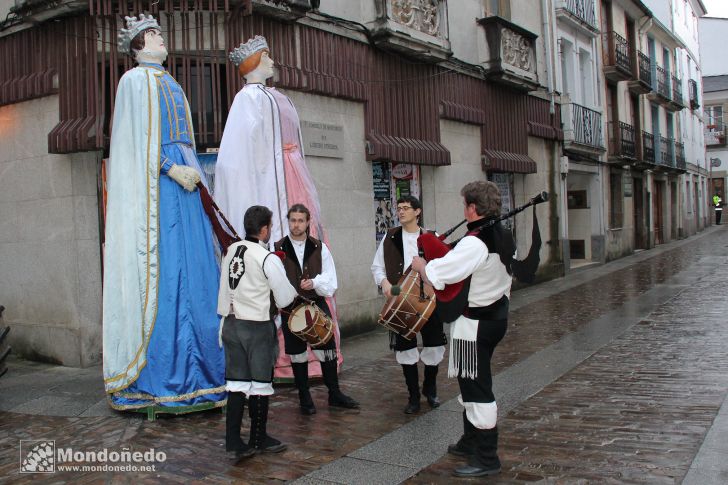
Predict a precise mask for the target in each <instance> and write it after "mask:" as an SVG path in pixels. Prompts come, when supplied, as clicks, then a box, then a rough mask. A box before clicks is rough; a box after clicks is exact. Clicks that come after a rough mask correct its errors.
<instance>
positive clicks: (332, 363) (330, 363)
mask: <svg viewBox="0 0 728 485" xmlns="http://www.w3.org/2000/svg"><path fill="white" fill-rule="evenodd" d="M338 365H339V363H338V362H337V361H336V359H334V360H327V361H326V362H321V374H322V376H323V378H324V384H326V387H328V389H329V406H334V407H338V408H347V409H358V408H359V403H358V402H356V401H355V400H353V399H352V398H350V397H349V396H347V395H346V394H344V393H343V392H341V389H339V373H338V370H337V369H336V368H337V366H338Z"/></svg>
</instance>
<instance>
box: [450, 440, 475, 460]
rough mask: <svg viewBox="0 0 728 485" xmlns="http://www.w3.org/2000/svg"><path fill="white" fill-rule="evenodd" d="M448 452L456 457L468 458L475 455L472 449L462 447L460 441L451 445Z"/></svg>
mask: <svg viewBox="0 0 728 485" xmlns="http://www.w3.org/2000/svg"><path fill="white" fill-rule="evenodd" d="M447 452H448V453H450V454H451V455H455V456H462V457H468V456H470V455H472V454H473V450H472V449H468V448H467V447H465V446H462V445H461V444H460V442H459V441H458V442H457V443H455V444H454V445H450V446H448V447H447Z"/></svg>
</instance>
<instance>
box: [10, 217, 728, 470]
mask: <svg viewBox="0 0 728 485" xmlns="http://www.w3.org/2000/svg"><path fill="white" fill-rule="evenodd" d="M727 294H728V231H727V230H726V229H725V228H724V227H720V228H713V229H711V230H709V231H706V232H705V233H703V234H701V235H698V236H696V237H693V238H691V239H689V240H684V241H678V242H677V243H671V244H670V245H666V246H665V247H660V248H657V249H655V250H650V251H645V252H641V253H639V254H638V255H635V256H631V257H629V258H624V259H622V260H619V261H617V262H614V263H609V264H607V265H604V266H601V267H598V268H593V269H588V270H584V271H582V272H579V273H578V274H573V275H569V276H568V277H567V278H562V279H559V280H555V281H552V282H547V283H543V284H541V285H537V286H534V287H531V288H526V289H524V290H520V291H518V292H515V293H514V295H513V299H512V301H513V304H512V311H511V314H510V319H509V328H508V333H507V335H506V337H505V339H504V340H503V342H502V343H501V344H500V345H499V347H498V348H497V350H496V352H495V355H494V359H493V363H494V369H493V370H494V375H495V376H496V379H495V388H496V398H497V399H498V400H499V425H498V426H499V430H500V450H499V454H500V458H501V461H502V463H503V471H502V473H501V474H500V475H498V476H496V477H492V478H488V479H487V482H489V483H527V482H539V481H541V482H544V483H597V482H598V483H681V482H682V481H683V479H684V478H685V477H686V475H689V472H691V470H693V471H694V473H696V474H698V476H701V477H703V480H700V481H696V482H690V481H689V480H686V483H728V472H726V469H728V468H726V467H725V465H724V468H723V469H722V470H721V469H715V470H714V472H711V471H707V472H706V470H709V469H710V468H711V467H712V466H713V464H714V463H715V462H716V460H717V461H720V460H719V459H718V458H715V456H718V457H719V456H720V453H721V450H716V449H714V448H712V447H711V446H712V445H710V446H706V436H708V435H709V431H710V430H711V427H713V429H714V430H715V431H717V430H716V428H715V427H716V426H718V424H717V423H718V420H717V417H719V416H722V413H727V412H728V405H724V402H725V401H726V395H727V394H728V351H727V350H726V349H728V298H726V296H727ZM381 337H382V334H381V332H377V333H375V334H371V337H367V338H371V339H375V338H376V339H378V340H379V341H381V342H382V345H381V346H377V347H375V348H376V352H374V351H371V352H370V354H369V355H370V357H369V358H368V359H357V360H356V361H355V362H353V363H351V364H348V365H347V367H345V370H344V371H343V372H342V374H341V383H342V388H343V389H344V391H345V392H347V393H350V394H351V395H352V396H353V397H355V398H356V399H357V400H359V401H360V402H361V405H362V406H361V410H358V411H348V410H334V409H331V410H330V409H329V408H328V406H327V405H326V396H327V393H326V390H325V387H324V386H323V384H321V383H320V382H318V383H316V385H315V387H314V388H313V390H312V394H313V396H314V400H315V402H316V405H317V409H318V413H317V414H316V415H314V416H310V417H306V416H302V415H300V414H299V412H298V399H297V394H296V392H295V390H293V389H292V388H291V387H286V386H283V387H280V388H279V389H277V391H276V395H275V396H273V398H272V400H271V413H270V418H269V432H270V434H272V435H273V436H275V437H277V438H279V439H281V440H282V441H284V442H286V443H287V444H288V446H289V447H288V450H287V451H285V452H284V453H281V454H278V455H258V456H255V457H254V458H252V459H249V460H246V461H242V462H240V463H238V464H235V463H233V462H231V461H229V459H228V458H226V456H225V453H224V443H223V437H224V415H223V414H222V413H221V412H220V411H219V410H213V411H209V412H204V413H198V414H193V415H187V416H178V417H164V416H162V417H160V418H158V420H156V421H152V422H150V421H146V420H144V419H142V418H141V415H138V414H120V413H115V412H111V411H107V410H104V411H103V412H99V413H98V414H99V415H88V416H81V415H80V414H81V413H80V412H79V413H76V414H74V413H67V414H68V415H65V416H64V415H60V416H59V415H55V416H54V415H52V414H64V413H63V412H60V411H58V408H55V411H57V412H54V407H53V406H52V405H49V406H45V407H44V406H41V405H40V404H39V402H40V401H38V400H37V399H36V400H34V401H24V400H23V399H22V398H21V396H24V395H27V394H28V393H29V392H30V391H32V390H38V392H41V391H42V393H45V394H46V395H55V396H58V398H59V399H63V400H64V401H63V402H69V403H73V402H79V401H83V400H88V401H89V404H88V406H87V407H90V406H91V404H93V403H95V402H96V401H98V400H99V399H100V397H103V390H102V383H101V377H100V369H95V370H94V369H91V370H89V369H83V370H75V371H76V372H77V374H78V375H79V376H81V375H82V378H81V377H79V378H77V379H76V380H73V379H70V380H69V377H68V376H69V375H70V374H69V371H68V370H67V369H58V368H55V367H53V366H40V365H39V366H37V367H34V366H33V365H30V364H27V365H26V364H23V365H21V363H18V364H17V366H16V367H13V366H11V367H10V372H9V373H8V374H7V375H6V376H5V377H3V379H2V380H0V481H5V482H12V483H31V482H37V481H38V480H39V479H43V480H45V481H48V482H55V483H62V482H73V483H108V482H112V483H132V482H133V483H158V482H160V481H163V482H165V483H185V484H187V483H255V484H258V483H281V482H285V481H290V480H296V479H298V480H297V482H298V483H367V484H368V483H400V482H406V483H412V484H426V483H468V482H474V480H470V481H468V480H459V479H455V478H454V477H452V476H451V472H452V469H453V468H454V467H456V466H458V465H459V464H460V463H461V460H460V459H456V458H455V457H451V456H449V455H446V454H445V451H446V448H447V443H449V442H451V441H452V440H453V439H456V438H457V436H458V435H459V434H460V432H461V431H462V427H461V424H460V413H461V409H462V408H461V407H459V405H458V404H457V401H456V400H454V398H455V397H456V396H457V394H458V391H457V383H456V381H455V380H452V379H447V378H446V377H445V376H446V372H447V370H446V365H444V364H445V363H443V365H442V366H441V371H440V377H439V382H438V384H439V394H440V398H441V400H442V401H443V402H444V403H445V404H444V405H443V406H442V407H441V408H440V409H438V410H436V411H431V412H429V413H426V411H428V410H429V408H428V407H427V404H426V403H425V402H424V401H423V408H422V412H421V413H420V414H419V415H405V414H403V413H402V409H403V407H404V404H405V402H406V389H405V386H404V380H403V377H402V372H401V368H400V367H399V366H398V365H397V364H396V363H395V361H394V358H393V356H392V355H391V354H390V353H389V352H388V351H387V349H386V343H384V342H385V339H383V338H381ZM361 339H362V337H357V341H361ZM347 345H348V343H347V342H345V343H344V357H345V359H346V357H347ZM94 372H97V373H98V374H99V375H98V380H96V377H95V374H94ZM94 386H96V387H94ZM446 401H447V402H446ZM721 406H722V408H721ZM244 424H245V426H246V429H245V430H244V433H245V434H247V425H248V424H249V419H248V418H247V416H246V418H245V420H244ZM725 432H728V428H725ZM723 436H725V433H724V434H723ZM39 439H49V440H55V442H56V446H57V447H63V448H69V447H70V448H73V449H74V450H83V451H85V450H99V449H103V448H108V449H110V450H111V449H115V450H120V449H122V448H124V447H126V448H131V449H132V450H139V451H145V450H147V449H149V448H154V449H155V450H161V451H163V452H164V453H166V455H167V459H166V461H164V462H163V463H158V464H157V465H156V470H155V471H154V472H137V473H131V472H119V473H105V472H81V471H78V472H56V473H53V474H49V475H44V476H40V475H38V474H20V473H19V461H18V459H19V441H20V440H39ZM722 456H723V457H725V456H728V450H725V451H722ZM696 457H698V458H696ZM706 457H707V458H706ZM711 457H713V460H712V461H711ZM704 458H705V460H707V461H703V459H704ZM723 461H726V460H723ZM706 463H707V464H706ZM691 467H692V469H691ZM705 473H707V474H705ZM701 474H703V475H701ZM690 476H693V475H690ZM483 481H486V480H483Z"/></svg>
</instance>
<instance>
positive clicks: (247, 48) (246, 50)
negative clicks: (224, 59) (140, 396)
mask: <svg viewBox="0 0 728 485" xmlns="http://www.w3.org/2000/svg"><path fill="white" fill-rule="evenodd" d="M264 49H265V50H270V49H268V42H266V40H265V37H263V36H262V35H256V36H255V37H253V38H252V39H249V40H248V42H246V43H245V44H240V47H236V48H235V49H233V50H232V51H231V52H230V54H228V57H229V58H230V61H232V63H233V64H235V65H236V66H239V65H240V63H241V62H243V61H244V60H245V59H247V58H248V57H250V56H252V55H253V54H255V53H256V52H258V51H262V50H264Z"/></svg>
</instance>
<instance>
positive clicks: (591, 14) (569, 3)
mask: <svg viewBox="0 0 728 485" xmlns="http://www.w3.org/2000/svg"><path fill="white" fill-rule="evenodd" d="M564 8H566V10H568V11H569V12H570V13H571V14H572V15H574V16H575V17H576V18H578V19H579V20H581V21H582V22H584V23H586V24H589V25H591V26H592V27H596V25H597V17H596V13H595V12H596V11H595V10H594V0H565V1H564Z"/></svg>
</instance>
